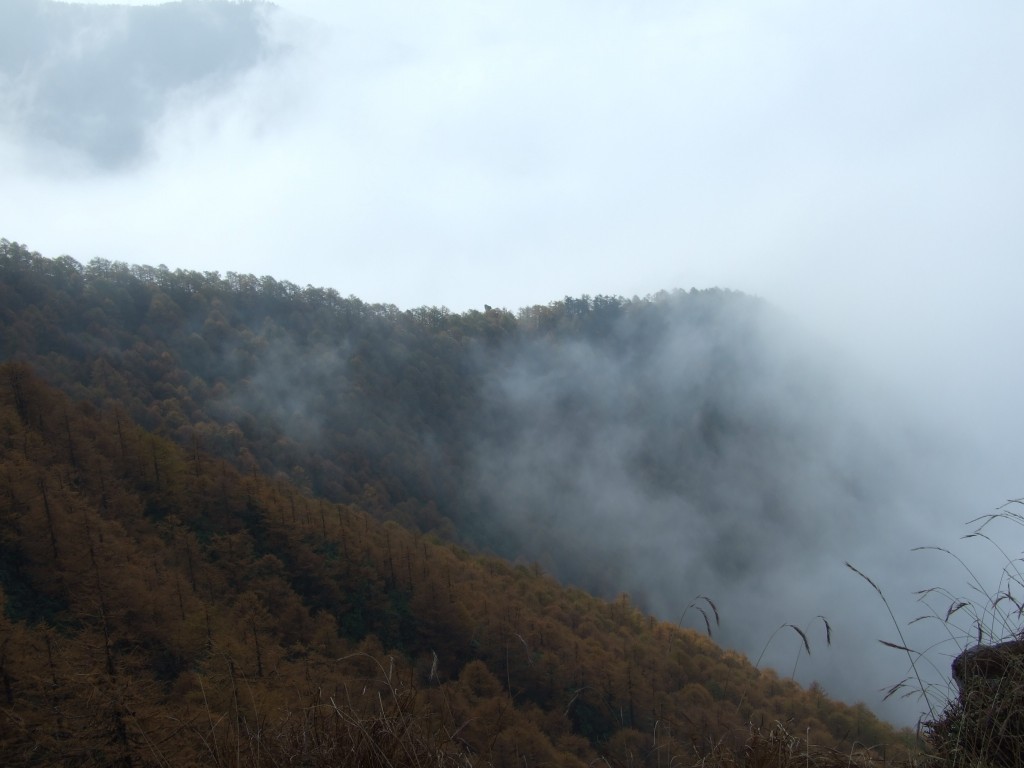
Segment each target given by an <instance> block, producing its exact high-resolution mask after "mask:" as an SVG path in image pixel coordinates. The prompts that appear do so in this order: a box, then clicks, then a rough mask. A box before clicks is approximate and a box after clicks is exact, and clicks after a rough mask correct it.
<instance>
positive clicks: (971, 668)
mask: <svg viewBox="0 0 1024 768" xmlns="http://www.w3.org/2000/svg"><path fill="white" fill-rule="evenodd" d="M953 679H954V680H955V681H956V684H957V687H958V689H959V694H958V696H957V700H956V701H954V702H951V704H950V706H949V707H948V708H947V710H946V712H945V713H944V714H943V717H942V718H941V719H940V720H939V722H937V723H935V724H934V726H935V727H934V731H935V733H936V735H938V736H940V738H941V739H942V741H944V742H945V743H946V745H947V746H949V745H956V750H957V751H960V752H962V753H966V755H968V756H970V757H973V758H980V759H981V760H983V761H985V762H986V763H987V764H988V765H991V766H1007V767H1011V766H1012V767H1015V766H1021V765H1024V640H1022V639H1016V640H1010V641H1008V642H1004V643H997V644H994V645H978V646H975V647H973V648H968V649H967V650H965V651H964V652H963V653H961V654H960V655H959V656H957V657H956V659H955V660H954V661H953Z"/></svg>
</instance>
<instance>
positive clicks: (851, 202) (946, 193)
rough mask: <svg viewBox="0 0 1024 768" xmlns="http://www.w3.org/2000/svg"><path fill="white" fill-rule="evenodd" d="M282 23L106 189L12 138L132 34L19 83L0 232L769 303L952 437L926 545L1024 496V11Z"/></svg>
mask: <svg viewBox="0 0 1024 768" xmlns="http://www.w3.org/2000/svg"><path fill="white" fill-rule="evenodd" d="M18 2H20V3H21V5H25V2H24V1H23V0H18ZM124 4H125V5H129V4H130V5H142V4H145V5H153V4H154V3H140V2H133V3H124ZM278 5H279V6H280V8H282V9H283V10H284V11H285V13H278V14H273V15H270V16H268V18H267V22H266V27H265V30H264V32H265V47H264V49H263V50H262V51H261V57H260V58H259V59H258V61H257V62H256V63H249V64H246V66H244V67H241V68H238V69H236V70H232V71H231V72H230V73H228V74H227V75H224V76H222V77H219V79H214V80H198V81H195V82H191V81H181V82H178V81H174V83H173V84H172V86H166V87H163V88H159V87H156V86H155V85H153V84H152V83H150V84H148V85H147V84H145V83H144V84H142V85H138V86H137V87H139V88H143V87H145V88H146V89H147V90H139V91H133V93H134V94H135V96H134V97H133V100H128V99H126V100H125V102H124V103H125V108H126V110H127V109H128V107H129V106H131V105H135V107H133V108H132V109H133V111H131V112H130V114H129V113H128V112H127V111H126V112H125V114H124V123H123V125H124V126H127V127H126V128H125V130H126V131H129V133H130V135H132V136H135V137H137V138H138V139H139V141H140V143H139V148H138V151H137V152H134V153H130V157H129V158H128V160H129V161H126V162H122V163H118V164H115V165H114V166H113V167H112V166H110V164H104V163H102V162H99V161H98V160H97V157H96V156H95V155H90V149H89V147H90V146H92V145H88V144H86V145H82V146H68V145H63V146H61V145H59V144H58V145H55V144H54V143H52V142H51V143H45V144H44V143H42V142H41V139H40V135H39V133H38V132H33V131H27V130H25V126H26V125H27V123H26V122H25V120H26V119H27V118H25V116H26V115H29V114H34V113H31V110H30V109H29V107H26V105H31V104H33V103H34V102H33V101H32V99H33V98H36V99H37V101H38V98H41V97H39V94H40V93H44V91H42V90H39V83H50V82H52V80H47V77H48V76H49V75H48V73H52V72H54V71H58V72H59V71H63V70H60V69H59V67H66V68H68V71H81V70H79V69H77V68H75V64H76V63H77V62H79V59H75V57H80V61H82V62H86V63H87V62H88V61H89V57H90V56H94V55H97V52H100V53H102V52H103V51H104V50H106V49H105V48H104V45H105V44H106V42H105V41H107V39H108V36H107V35H108V33H109V39H116V34H114V33H113V32H111V31H110V30H106V31H104V30H102V29H96V28H93V29H92V30H91V33H90V34H89V35H83V36H79V37H76V38H75V39H76V40H77V41H79V42H80V43H81V45H80V46H79V47H76V48H74V49H73V50H71V51H69V50H66V49H62V50H57V49H54V50H48V51H44V52H42V53H41V52H39V51H35V53H34V54H33V58H31V61H30V65H26V66H24V67H18V66H17V65H12V66H11V67H10V68H9V69H8V70H7V71H6V74H0V107H2V108H3V110H4V114H3V117H2V118H0V169H2V172H0V237H6V238H8V239H12V240H17V241H19V242H23V243H26V244H27V245H28V246H29V247H30V248H33V249H35V250H38V251H40V252H42V253H43V254H44V255H46V256H51V257H53V256H57V255H60V254H63V253H66V254H69V255H71V256H73V257H74V258H76V259H78V260H79V261H82V262H87V261H88V260H90V259H91V258H93V257H102V258H107V259H111V260H123V261H127V262H130V263H145V264H153V265H155V264H160V263H163V264H166V265H167V266H169V267H171V268H178V267H180V268H185V269H198V270H210V271H213V270H216V271H220V272H222V273H223V272H227V271H236V272H251V273H255V274H257V275H263V274H269V275H272V276H274V277H276V278H278V279H282V280H290V281H293V282H295V283H298V284H299V285H306V284H313V285H317V286H329V287H333V288H335V289H337V290H338V291H339V292H340V293H342V294H343V295H349V294H354V295H356V296H359V297H360V298H362V299H363V300H366V301H371V302H387V303H394V304H397V305H399V306H400V307H403V308H408V307H415V306H420V305H447V306H449V307H450V308H452V309H455V310H464V309H467V308H471V307H475V308H482V307H483V305H484V303H487V304H491V305H494V306H505V307H508V308H509V309H512V310H515V309H518V308H520V307H522V306H527V305H532V304H537V303H541V304H543V303H546V302H548V301H550V300H553V299H559V298H561V297H563V296H565V295H581V294H592V295H593V294H618V295H626V296H630V295H634V294H639V295H644V294H647V293H651V292H656V291H658V290H661V289H672V288H689V287H691V286H696V287H712V286H720V287H724V288H731V289H735V290H740V291H745V292H748V293H753V294H757V295H760V296H762V297H764V298H766V299H767V300H768V301H770V302H771V303H772V304H774V305H776V306H778V307H780V308H781V309H782V310H783V311H785V312H787V313H789V314H791V315H792V316H793V318H794V319H795V321H796V322H797V324H798V325H802V326H803V327H804V328H805V329H806V330H807V331H809V332H811V333H813V334H815V335H816V336H817V337H818V340H819V341H820V343H821V344H822V346H823V348H827V349H830V350H834V355H835V360H836V363H837V365H839V367H840V370H842V369H843V368H846V367H849V368H850V369H856V370H857V372H858V373H857V375H856V377H855V380H856V381H861V380H862V377H863V379H864V380H866V381H868V382H870V386H866V387H865V389H864V390H863V392H862V394H863V397H864V398H870V397H872V394H871V393H872V391H873V390H872V389H871V388H872V387H875V388H877V390H878V391H879V392H884V393H885V402H886V405H885V406H884V407H886V408H892V407H893V405H892V403H893V402H895V403H899V404H900V408H901V413H900V417H901V418H903V417H906V419H907V421H908V423H920V424H923V425H926V426H925V427H924V428H925V429H926V431H927V433H928V434H929V435H933V436H934V445H933V447H934V448H935V450H936V452H937V453H938V454H940V455H945V456H947V463H946V464H945V465H942V466H941V470H940V471H941V472H942V476H941V477H936V478H935V483H934V487H935V494H936V495H941V496H942V501H941V502H937V501H936V499H934V498H927V499H921V504H922V505H931V504H937V505H938V506H937V507H935V508H933V509H930V510H918V513H919V514H921V515H924V516H925V517H927V514H928V513H931V514H933V515H934V521H933V522H934V526H929V527H926V528H924V529H923V530H922V531H921V535H922V537H927V536H931V535H932V534H933V533H938V532H941V533H942V534H943V535H945V534H946V533H948V532H949V531H950V530H955V525H956V524H957V523H958V522H959V521H962V520H966V519H967V518H970V517H973V516H975V515H976V514H981V513H984V512H987V511H989V510H990V509H991V508H993V507H994V506H995V505H996V504H998V503H999V502H1000V501H1002V500H1004V499H1006V498H1008V497H1011V496H1015V495H1021V494H1024V481H1022V478H1021V477H1020V474H1019V473H1020V467H1021V463H1022V462H1021V457H1022V451H1021V449H1020V446H1019V437H1018V435H1019V434H1021V433H1022V432H1024V418H1022V416H1024V414H1022V409H1021V408H1020V406H1019V404H1018V402H1017V399H1018V397H1019V396H1020V395H1019V393H1020V392H1021V391H1024V367H1022V364H1021V361H1020V357H1019V352H1018V344H1019V339H1020V338H1021V336H1022V331H1024V327H1022V326H1024V323H1022V322H1021V319H1020V314H1021V312H1020V309H1019V308H1018V306H1017V295H1016V294H1017V290H1018V288H1019V287H1020V286H1021V285H1024V257H1022V254H1021V245H1022V242H1024V220H1022V218H1021V216H1020V214H1019V212H1018V210H1017V209H1018V201H1019V200H1020V199H1021V193H1022V192H1024V146H1022V143H1021V140H1020V136H1022V135H1024V104H1022V103H1021V101H1020V99H1018V98H1015V94H1016V91H1017V88H1018V83H1019V81H1020V79H1021V76H1022V75H1024V50H1022V49H1021V47H1020V45H1019V40H1020V39H1021V36H1022V33H1024V7H1021V6H1019V5H1018V4H1015V3H1011V2H1009V1H1008V0H1004V1H1002V2H992V3H986V4H982V5H973V6H965V5H962V4H958V3H953V2H920V1H919V2H911V3H904V4H891V3H885V2H880V1H877V0H876V1H873V2H864V3H858V4H855V5H854V4H844V3H839V2H832V1H828V2H811V1H810V0H778V1H777V2H765V3H759V4H757V5H756V7H751V6H750V5H748V4H745V3H740V2H734V1H727V2H711V1H710V0H701V1H698V2H687V3H668V2H655V3H649V4H645V5H643V6H636V5H635V4H629V3H625V2H613V1H610V0H609V1H605V2H600V3H583V2H579V1H575V0H565V1H560V2H533V1H528V2H519V3H511V2H497V3H490V4H487V5H486V6H479V5H477V4H472V3H464V2H463V3H460V2H451V3H444V4H427V5H423V4H412V3H400V2H394V1H392V0H388V1H387V2H381V3H374V4H372V5H367V4H356V3H349V2H336V1H335V0H331V1H327V0H322V1H318V0H291V1H289V0H281V2H279V3H278ZM10 7H13V6H8V11H10ZM2 13H3V11H0V14H2ZM7 34H9V35H14V36H16V35H17V34H18V30H16V29H11V28H8V29H7ZM225 34H230V33H229V32H225ZM0 37H2V33H0ZM179 50H180V58H178V59H175V58H173V56H172V59H171V60H172V61H178V62H179V63H181V62H186V61H187V60H188V57H189V48H188V46H187V45H186V44H184V43H183V44H181V45H180V46H179ZM271 50H277V51H279V53H278V54H275V55H269V52H270V51H271ZM282 50H287V51H288V53H280V51H282ZM172 53H173V49H172ZM69 61H70V62H71V64H69V63H68V62H69ZM247 61H248V60H247ZM86 71H90V70H86ZM101 71H102V70H97V73H98V74H97V75H96V78H97V80H96V81H95V82H93V81H90V82H86V83H81V84H80V85H79V90H78V91H76V93H78V92H80V91H81V89H82V88H85V89H86V90H88V89H90V88H95V89H96V93H101V92H103V85H104V80H102V79H101V78H102V77H103V76H102V75H101V74H99V73H100V72H101ZM133 87H136V86H133ZM54 92H59V89H58V91H54ZM45 93H49V91H46V92H45ZM113 103H114V104H115V105H116V104H117V103H118V102H117V100H116V98H115V99H113ZM51 106H52V105H51ZM57 106H59V103H58V104H57ZM143 106H144V107H145V109H143ZM53 114H54V115H57V116H59V115H60V110H59V109H57V110H54V111H53ZM117 114H119V113H117V111H116V109H114V111H112V112H107V113H104V115H107V116H108V117H109V115H115V116H116V115H117ZM55 119H56V118H55ZM104 119H106V118H104ZM112 125H121V124H120V123H117V122H116V120H115V121H114V122H113V123H112ZM85 127H86V126H83V130H84V129H85ZM862 406H863V403H862ZM909 460H911V459H908V461H909ZM936 466H937V465H936V463H934V460H933V459H929V463H928V464H927V467H928V469H929V471H930V470H932V469H934V468H935V467H936ZM908 471H911V472H915V473H916V472H919V471H921V472H923V471H924V469H915V468H912V467H911V468H908ZM916 482H920V483H921V485H927V483H926V482H924V481H921V480H920V479H918V480H916V481H915V483H916ZM908 503H910V502H908ZM899 523H900V524H899V525H896V524H895V522H894V529H899V530H902V528H903V525H904V523H905V521H899ZM877 535H878V536H879V538H885V536H886V532H884V531H879V532H877ZM933 543H934V544H943V545H950V544H951V542H950V541H949V540H948V539H946V538H943V539H942V540H941V541H935V540H930V539H926V540H914V541H906V542H902V541H901V542H899V543H898V546H897V547H896V549H900V547H902V549H903V550H906V549H909V548H910V547H911V546H915V545H922V544H933ZM1006 543H1007V548H1008V549H1009V550H1010V551H1014V552H1016V551H1019V550H1020V549H1021V548H1022V547H1021V545H1020V543H1019V542H1015V541H1009V542H1006ZM891 544H892V542H887V545H891ZM889 551H890V550H886V551H885V552H886V553H885V554H883V553H882V552H880V554H879V557H880V559H881V561H880V562H879V563H876V564H872V563H866V564H863V565H864V567H865V569H867V570H869V571H870V570H871V567H872V566H875V567H877V568H878V569H883V568H886V567H889V566H890V565H891V566H893V567H895V568H897V569H900V568H902V569H903V571H905V570H906V568H905V567H904V566H903V564H902V563H900V562H893V561H892V559H891V555H890V554H888V552H889ZM875 573H877V571H875ZM910 575H912V574H910ZM902 576H903V577H908V576H909V575H908V574H906V573H903V574H902ZM879 579H880V581H884V577H881V576H880V577H879ZM920 586H932V585H930V584H921V585H920ZM871 597H872V596H871V594H870V593H869V591H865V600H870V599H871ZM790 618H791V617H783V618H782V620H790ZM883 682H884V681H883Z"/></svg>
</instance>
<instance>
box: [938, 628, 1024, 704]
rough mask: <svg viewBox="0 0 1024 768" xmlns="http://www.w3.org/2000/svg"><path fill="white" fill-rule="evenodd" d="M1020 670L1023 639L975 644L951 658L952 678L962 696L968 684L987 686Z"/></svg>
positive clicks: (1023, 654)
mask: <svg viewBox="0 0 1024 768" xmlns="http://www.w3.org/2000/svg"><path fill="white" fill-rule="evenodd" d="M1022 671H1024V640H1009V641H1007V642H1005V643H998V644H996V645H976V646H974V647H973V648H968V649H967V650H966V651H964V652H963V653H961V654H960V655H959V656H957V657H956V658H955V659H954V660H953V679H954V680H955V681H956V684H957V686H958V687H959V688H960V693H961V695H963V693H964V691H965V690H970V689H971V688H972V686H977V685H983V684H984V685H989V684H991V683H993V682H999V681H1000V680H1003V679H1005V678H1006V677H1007V676H1009V675H1015V674H1016V675H1020V673H1021V672H1022Z"/></svg>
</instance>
